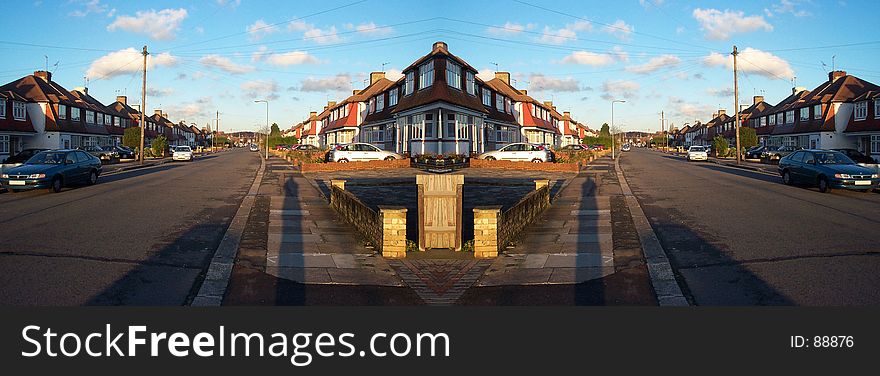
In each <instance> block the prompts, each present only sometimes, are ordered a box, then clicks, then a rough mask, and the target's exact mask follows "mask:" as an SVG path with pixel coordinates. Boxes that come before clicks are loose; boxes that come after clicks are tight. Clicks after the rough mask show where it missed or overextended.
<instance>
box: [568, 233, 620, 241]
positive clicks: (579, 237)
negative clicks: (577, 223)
mask: <svg viewBox="0 0 880 376" xmlns="http://www.w3.org/2000/svg"><path fill="white" fill-rule="evenodd" d="M556 241H557V242H559V243H601V242H611V241H612V239H611V234H610V233H605V234H601V233H576V234H563V235H560V236H559V239H557V240H556Z"/></svg>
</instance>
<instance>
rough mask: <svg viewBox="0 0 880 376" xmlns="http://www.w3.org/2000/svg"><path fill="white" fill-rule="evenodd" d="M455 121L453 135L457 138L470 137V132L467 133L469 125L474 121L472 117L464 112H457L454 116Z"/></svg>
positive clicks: (466, 138)
mask: <svg viewBox="0 0 880 376" xmlns="http://www.w3.org/2000/svg"><path fill="white" fill-rule="evenodd" d="M455 123H456V134H455V137H457V138H458V139H460V140H461V139H464V140H468V139H470V134H468V130H469V129H470V126H471V125H473V123H474V117H473V116H468V115H465V114H457V115H456V117H455Z"/></svg>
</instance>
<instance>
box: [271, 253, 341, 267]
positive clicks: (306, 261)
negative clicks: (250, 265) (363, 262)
mask: <svg viewBox="0 0 880 376" xmlns="http://www.w3.org/2000/svg"><path fill="white" fill-rule="evenodd" d="M266 266H279V267H296V268H335V267H336V263H335V262H334V261H333V257H332V256H331V255H328V254H308V253H306V254H296V253H282V254H279V255H277V256H266Z"/></svg>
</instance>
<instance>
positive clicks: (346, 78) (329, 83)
mask: <svg viewBox="0 0 880 376" xmlns="http://www.w3.org/2000/svg"><path fill="white" fill-rule="evenodd" d="M351 81H352V77H351V75H350V74H348V73H340V74H337V75H335V76H333V77H326V78H314V77H309V78H306V79H304V80H303V81H302V87H300V90H301V91H308V92H332V91H348V90H349V89H351Z"/></svg>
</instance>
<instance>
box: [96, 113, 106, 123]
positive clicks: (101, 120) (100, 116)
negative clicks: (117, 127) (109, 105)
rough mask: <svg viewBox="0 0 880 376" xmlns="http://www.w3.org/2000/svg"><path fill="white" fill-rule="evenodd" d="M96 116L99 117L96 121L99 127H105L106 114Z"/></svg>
mask: <svg viewBox="0 0 880 376" xmlns="http://www.w3.org/2000/svg"><path fill="white" fill-rule="evenodd" d="M96 115H98V118H97V119H96V120H97V121H98V125H104V114H96Z"/></svg>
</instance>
